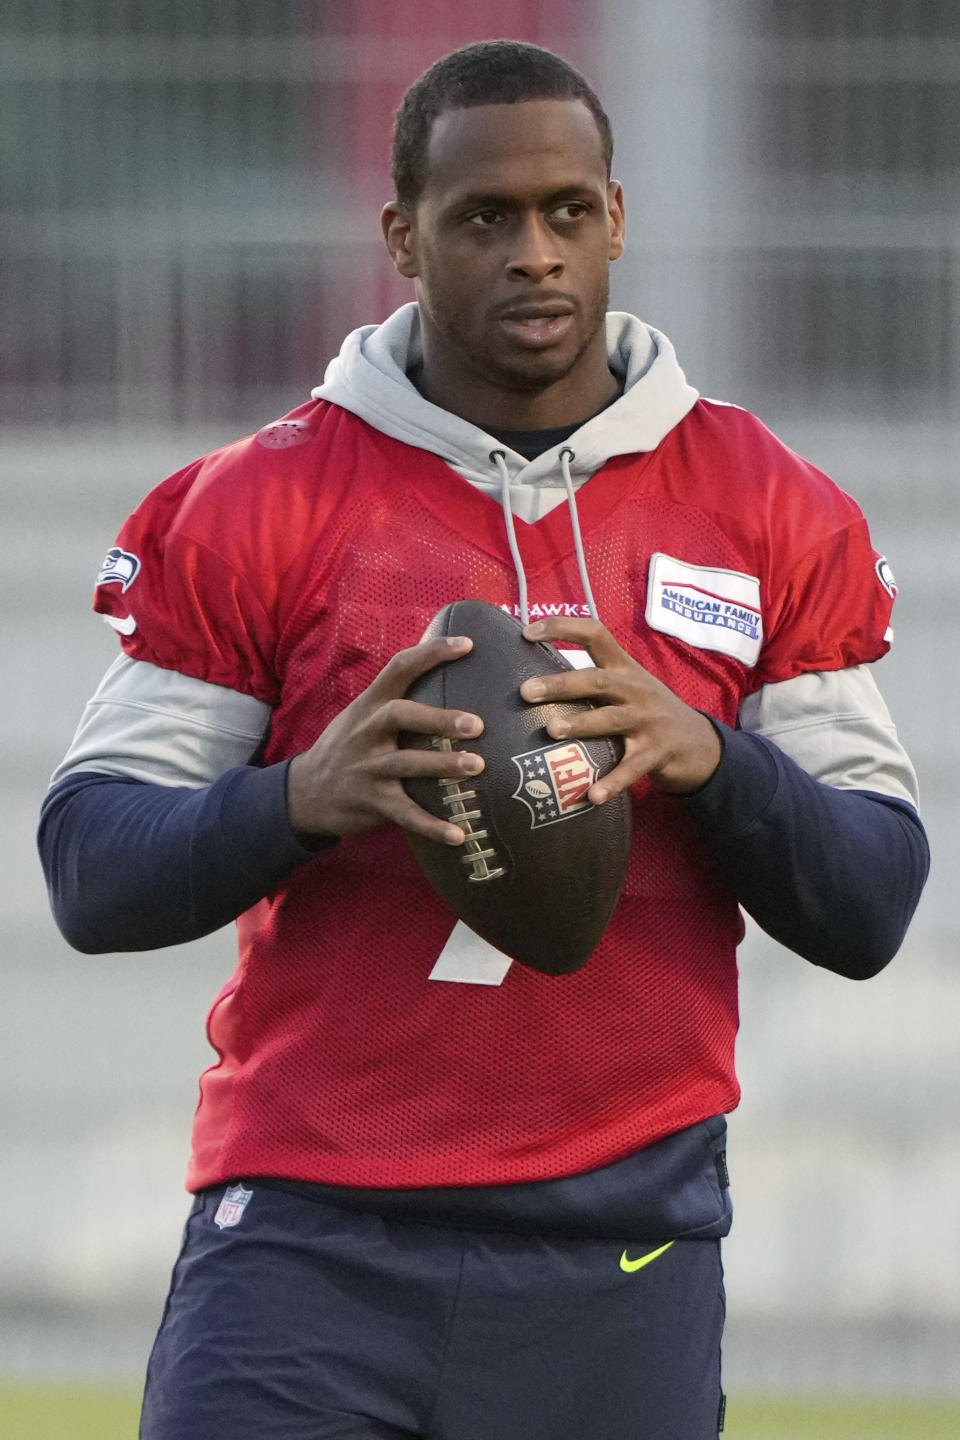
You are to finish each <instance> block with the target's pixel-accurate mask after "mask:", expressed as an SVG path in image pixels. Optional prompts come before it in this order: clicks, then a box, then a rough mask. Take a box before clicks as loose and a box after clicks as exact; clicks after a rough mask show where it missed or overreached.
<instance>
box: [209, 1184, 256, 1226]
mask: <svg viewBox="0 0 960 1440" xmlns="http://www.w3.org/2000/svg"><path fill="white" fill-rule="evenodd" d="M252 1198H253V1191H252V1190H244V1188H243V1186H242V1185H228V1186H227V1188H226V1190H225V1191H224V1192H223V1199H222V1200H221V1201H220V1205H219V1207H218V1209H217V1213H216V1215H214V1217H213V1218H214V1220H215V1221H216V1223H217V1224H218V1225H219V1226H220V1229H221V1230H229V1229H230V1227H231V1226H232V1225H239V1224H240V1221H241V1220H242V1219H243V1212H244V1210H246V1208H247V1206H248V1205H249V1204H250V1201H251V1200H252Z"/></svg>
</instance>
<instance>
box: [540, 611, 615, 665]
mask: <svg viewBox="0 0 960 1440" xmlns="http://www.w3.org/2000/svg"><path fill="white" fill-rule="evenodd" d="M523 634H524V636H525V638H526V639H527V640H549V641H550V642H551V644H555V643H556V642H557V641H558V640H567V641H570V642H572V643H573V644H574V645H582V646H583V648H584V650H586V652H587V654H588V655H589V656H590V658H591V660H592V661H593V663H594V664H595V665H607V666H612V665H617V664H619V663H620V662H621V661H623V660H624V659H628V658H629V657H628V655H627V652H626V650H624V649H623V648H622V646H620V645H618V644H617V642H616V640H614V638H613V636H612V635H611V634H610V631H609V630H608V629H607V627H606V626H605V625H601V624H600V621H599V620H577V619H574V618H572V617H566V616H565V617H560V616H558V615H552V616H550V617H549V618H548V619H546V620H535V621H534V622H533V623H532V624H531V625H528V626H527V627H526V629H525V630H524V632H523Z"/></svg>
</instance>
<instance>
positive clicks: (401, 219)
mask: <svg viewBox="0 0 960 1440" xmlns="http://www.w3.org/2000/svg"><path fill="white" fill-rule="evenodd" d="M380 227H381V229H382V230H383V238H384V240H385V241H386V243H387V249H388V250H389V251H390V258H391V259H392V261H393V263H394V265H395V266H396V267H397V269H398V270H399V271H400V274H401V275H403V276H404V278H405V279H407V280H413V279H414V278H415V277H416V276H417V275H418V274H419V273H420V268H419V265H418V262H417V244H416V239H417V237H416V226H415V223H414V219H413V216H412V215H411V214H410V212H409V211H408V210H407V209H406V208H405V207H404V206H403V205H401V204H400V201H399V200H390V201H389V202H388V203H387V204H386V205H384V207H383V210H382V211H381V212H380Z"/></svg>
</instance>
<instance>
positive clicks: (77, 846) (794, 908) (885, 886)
mask: <svg viewBox="0 0 960 1440" xmlns="http://www.w3.org/2000/svg"><path fill="white" fill-rule="evenodd" d="M714 723H716V722H714ZM717 730H718V732H719V733H720V735H721V739H722V741H723V755H722V758H721V761H720V764H719V766H718V768H717V770H716V772H715V773H714V775H713V776H712V777H711V779H710V780H709V781H708V782H707V784H706V785H705V786H703V788H702V789H701V790H699V791H697V792H696V793H695V794H694V795H690V796H685V797H681V798H680V799H679V800H678V803H679V804H681V805H683V806H684V808H685V809H686V810H687V812H688V814H689V815H690V817H691V819H692V820H693V823H694V824H695V825H696V827H697V829H698V831H699V833H700V835H701V837H702V838H703V841H704V843H705V844H706V845H707V847H708V848H709V849H710V851H711V852H712V853H713V854H714V856H715V857H716V859H717V861H718V863H719V865H720V866H721V868H722V870H723V873H724V875H725V877H726V879H727V881H728V883H729V884H730V886H731V888H732V890H733V892H734V894H735V895H736V897H737V899H738V901H739V902H740V904H741V905H742V906H743V908H744V909H745V910H746V911H747V912H748V913H749V914H750V915H751V916H752V917H753V918H754V919H755V920H756V921H757V923H758V924H759V925H760V926H761V927H762V928H763V929H764V930H765V931H766V932H767V933H768V934H770V935H771V936H773V938H774V939H776V940H778V941H780V942H781V943H782V944H784V945H786V946H787V947H788V948H789V949H791V950H794V951H796V952H797V953H798V954H799V955H802V956H803V957H804V958H806V959H807V960H809V961H811V962H812V963H813V964H816V965H821V966H824V967H825V968H827V969H829V970H833V971H835V972H837V973H838V974H841V975H846V976H849V977H851V978H855V979H864V978H866V977H868V976H870V975H874V974H876V973H877V971H879V970H880V969H882V968H883V966H884V965H886V964H887V962H888V961H889V960H890V959H892V957H893V956H894V955H895V954H896V952H897V950H898V949H899V947H900V944H901V943H902V940H903V936H904V933H905V931H906V928H907V925H908V924H909V922H910V919H911V917H912V915H913V912H914V910H915V908H916V905H917V902H918V900H919V898H920V892H921V890H922V888H923V884H924V881H925V879H926V875H927V870H928V865H929V855H928V848H927V841H926V836H925V833H924V830H923V826H922V824H921V823H920V820H919V818H918V816H917V814H916V812H915V811H914V810H913V808H912V807H911V806H910V805H908V804H906V803H905V802H902V801H899V800H894V799H890V798H888V797H886V796H883V795H877V794H873V793H872V792H866V791H857V790H836V789H833V788H831V787H829V786H827V785H823V784H821V783H820V782H818V781H817V780H814V779H813V778H812V777H811V776H810V775H808V774H807V773H806V772H805V771H804V770H802V769H801V768H800V767H799V766H798V765H797V764H795V762H794V761H792V760H791V759H790V758H789V757H788V756H787V755H785V754H784V753H783V752H782V751H780V750H778V749H777V747H776V746H775V745H773V744H771V743H770V742H769V741H767V740H765V739H764V738H763V737H761V736H758V735H753V734H747V733H745V732H742V731H734V730H730V729H729V728H728V727H726V726H723V725H720V724H717ZM288 764H289V762H284V763H281V764H278V765H271V766H267V767H265V768H262V769H261V768H257V767H256V766H249V765H246V766H238V767H237V768H235V769H232V770H229V771H227V772H226V773H225V774H224V775H222V776H221V777H220V778H219V779H218V780H217V781H216V782H215V783H214V784H212V785H210V786H208V787H204V788H202V789H188V788H181V787H170V786H161V785H153V784H145V783H143V782H141V781H136V780H127V779H120V778H117V777H115V776H111V775H105V774H99V773H95V772H93V771H78V772H76V773H74V774H72V775H68V776H66V777H65V778H64V779H63V780H62V781H60V783H59V784H58V785H56V786H55V787H54V788H53V789H52V790H51V791H50V793H49V795H48V796H47V798H46V801H45V803H44V806H43V812H42V817H41V823H40V833H39V844H40V854H41V859H42V862H43V867H44V871H45V874H46V877H47V884H48V887H49V891H50V897H51V903H52V907H53V913H54V916H55V918H56V921H57V924H58V925H59V927H60V930H61V932H62V933H63V935H64V936H65V938H66V939H67V940H68V942H69V943H70V944H71V945H73V946H74V947H75V948H76V949H78V950H81V951H85V952H87V953H99V952H105V951H116V950H145V949H155V948H158V947H160V946H165V945H173V944H178V943H180V942H183V941H187V940H192V939H196V938H198V937H199V936H201V935H205V934H208V933H209V932H210V931H212V930H216V929H218V928H219V927H221V926H223V925H225V924H228V923H229V922H230V921H232V920H234V919H235V918H236V917H237V916H238V915H239V914H241V913H242V912H243V911H244V910H246V909H248V908H249V907H250V906H251V905H253V904H255V903H256V902H257V901H258V900H261V899H262V898H263V897H264V895H266V894H268V893H270V891H271V890H273V889H274V888H276V887H277V886H278V885H280V884H282V882H283V880H284V879H285V878H286V876H287V875H289V874H290V873H291V871H292V870H294V869H295V868H296V867H297V866H298V865H302V864H304V863H307V862H310V861H315V862H317V863H319V864H320V865H322V858H319V857H322V853H323V851H324V849H326V848H328V846H329V845H333V844H335V843H336V841H335V839H331V840H330V841H329V842H326V843H324V841H322V840H318V841H316V842H311V841H307V842H305V841H304V840H303V839H301V838H300V837H298V836H297V835H296V834H295V833H294V831H293V830H292V828H291V826H290V822H289V819H288V817H287V806H286V783H287V770H288Z"/></svg>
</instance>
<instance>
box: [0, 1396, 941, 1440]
mask: <svg viewBox="0 0 960 1440" xmlns="http://www.w3.org/2000/svg"><path fill="white" fill-rule="evenodd" d="M138 1412H139V1392H138V1391H136V1390H122V1389H95V1388H91V1387H79V1386H78V1387H76V1388H68V1387H66V1386H52V1385H51V1386H44V1387H41V1386H31V1385H15V1384H0V1436H2V1437H3V1440H136V1435H137V1416H138ZM958 1437H960V1401H957V1402H939V1403H938V1402H932V1401H927V1402H924V1401H913V1400H875V1399H874V1400H853V1399H844V1400H811V1399H808V1398H803V1399H785V1398H781V1397H777V1398H754V1399H750V1400H748V1399H745V1398H742V1397H739V1396H733V1397H731V1399H730V1401H729V1404H728V1409H727V1424H726V1429H725V1430H724V1440H958Z"/></svg>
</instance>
